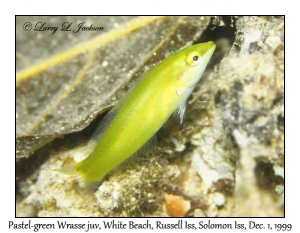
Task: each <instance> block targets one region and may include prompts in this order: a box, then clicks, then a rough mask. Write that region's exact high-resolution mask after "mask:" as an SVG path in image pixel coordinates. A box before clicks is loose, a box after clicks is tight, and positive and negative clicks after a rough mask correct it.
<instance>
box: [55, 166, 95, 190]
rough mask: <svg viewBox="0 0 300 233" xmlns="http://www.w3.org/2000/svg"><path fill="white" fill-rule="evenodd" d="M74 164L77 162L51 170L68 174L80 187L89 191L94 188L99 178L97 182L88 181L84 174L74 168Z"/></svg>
mask: <svg viewBox="0 0 300 233" xmlns="http://www.w3.org/2000/svg"><path fill="white" fill-rule="evenodd" d="M76 165H77V164H72V165H67V166H64V167H61V168H56V169H52V171H54V172H61V173H64V174H66V175H69V176H70V177H71V178H72V179H73V180H75V181H76V183H78V185H79V187H81V188H84V189H88V190H90V191H94V190H95V189H97V188H98V186H99V184H100V183H101V180H99V181H97V182H90V181H88V180H87V179H86V178H85V177H84V175H83V174H82V173H81V172H79V171H78V169H77V168H76V167H77V166H76Z"/></svg>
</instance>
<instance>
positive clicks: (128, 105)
mask: <svg viewBox="0 0 300 233" xmlns="http://www.w3.org/2000/svg"><path fill="white" fill-rule="evenodd" d="M215 47H216V46H215V44H214V43H213V42H207V43H201V44H196V45H192V46H189V47H186V48H184V49H182V50H180V51H177V52H175V53H174V54H173V55H171V56H169V57H168V58H166V59H165V60H163V61H162V62H161V63H159V64H158V65H157V66H155V67H154V68H153V69H152V70H150V71H148V72H146V73H145V74H144V75H143V76H142V77H141V78H140V79H139V80H138V81H137V82H136V84H135V85H134V86H133V87H132V88H131V89H130V90H129V92H128V94H126V96H125V97H124V98H123V99H122V100H121V101H120V102H119V103H118V104H117V105H116V106H115V107H113V108H112V109H111V111H110V112H109V113H108V114H107V115H106V116H105V117H104V119H103V120H102V121H101V123H100V125H99V126H98V127H97V129H96V131H95V133H94V136H93V139H92V140H93V141H94V143H91V144H92V145H94V146H93V147H94V148H93V149H92V152H91V154H90V155H89V156H88V157H87V158H86V159H84V160H82V161H81V162H79V163H77V164H75V165H74V166H73V169H74V170H73V171H75V172H76V173H77V174H79V175H80V177H82V178H83V180H84V181H86V182H88V183H93V182H98V181H100V180H101V179H102V178H103V177H104V176H105V175H106V174H107V173H108V172H109V171H111V170H112V169H113V168H115V167H116V166H118V165H119V164H121V163H122V162H124V161H125V160H127V159H128V158H130V157H131V156H132V155H133V154H135V153H136V152H137V151H139V150H140V149H141V148H142V147H143V146H145V144H146V145H149V144H151V143H153V141H152V140H154V139H153V136H154V135H155V133H156V132H157V131H158V130H159V129H160V128H161V126H162V125H163V124H164V123H165V121H166V120H167V119H168V118H169V117H170V115H171V114H172V113H173V112H175V111H176V110H177V114H178V116H179V120H180V122H182V119H183V116H184V112H185V106H186V100H187V98H188V96H189V95H190V94H191V92H192V91H193V89H194V87H195V86H196V84H197V82H198V81H199V79H200V78H201V76H202V74H203V72H204V70H205V68H206V66H207V64H208V62H209V60H210V58H211V56H212V54H213V52H214V50H215Z"/></svg>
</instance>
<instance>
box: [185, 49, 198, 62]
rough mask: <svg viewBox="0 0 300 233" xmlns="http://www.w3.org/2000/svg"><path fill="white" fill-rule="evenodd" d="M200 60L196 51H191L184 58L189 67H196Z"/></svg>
mask: <svg viewBox="0 0 300 233" xmlns="http://www.w3.org/2000/svg"><path fill="white" fill-rule="evenodd" d="M200 58H201V56H200V54H199V53H198V52H196V51H193V52H190V53H189V54H188V55H187V56H186V58H185V61H186V63H187V64H188V65H189V66H197V65H199V64H200V61H201V59H200Z"/></svg>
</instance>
